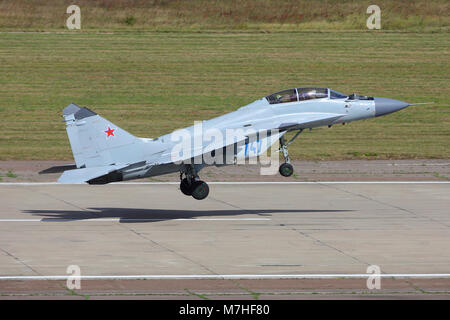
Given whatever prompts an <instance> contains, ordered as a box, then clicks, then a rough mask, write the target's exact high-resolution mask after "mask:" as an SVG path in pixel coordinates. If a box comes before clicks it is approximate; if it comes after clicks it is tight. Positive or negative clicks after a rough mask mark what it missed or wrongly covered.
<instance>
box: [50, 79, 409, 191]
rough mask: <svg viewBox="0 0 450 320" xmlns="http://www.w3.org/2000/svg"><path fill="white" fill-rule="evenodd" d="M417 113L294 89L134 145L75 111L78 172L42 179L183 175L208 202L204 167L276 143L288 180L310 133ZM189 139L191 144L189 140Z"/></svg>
mask: <svg viewBox="0 0 450 320" xmlns="http://www.w3.org/2000/svg"><path fill="white" fill-rule="evenodd" d="M410 105H412V104H409V103H407V102H404V101H400V100H394V99H389V98H378V97H368V96H359V95H357V94H351V95H346V94H343V93H340V92H338V91H335V90H331V89H329V88H319V87H302V88H294V89H288V90H283V91H280V92H276V93H273V94H271V95H268V96H266V97H263V98H261V99H259V100H256V101H254V102H252V103H250V104H248V105H246V106H243V107H241V108H239V109H237V110H236V111H234V112H231V113H228V114H225V115H222V116H219V117H217V118H213V119H211V120H207V121H202V122H200V123H197V124H196V125H194V126H191V127H187V128H185V129H180V130H176V131H174V132H172V133H170V134H167V135H164V136H161V137H158V138H154V139H152V138H138V137H135V136H134V135H132V134H131V133H128V132H127V131H125V130H123V129H122V128H120V127H118V126H117V125H115V124H113V123H112V122H110V121H108V120H106V119H104V118H102V117H101V116H99V115H98V114H97V113H95V112H93V111H92V110H90V109H88V108H86V107H79V106H77V105H76V104H73V103H72V104H70V105H69V106H67V107H66V108H65V109H64V110H63V117H64V121H65V124H66V130H67V134H68V137H69V142H70V145H71V148H72V152H73V156H74V160H75V164H73V165H69V166H59V167H53V168H49V169H47V170H44V171H42V172H41V173H50V172H52V173H53V172H63V174H62V175H61V177H60V178H59V180H58V181H59V182H60V183H86V182H87V183H89V184H106V183H110V182H117V181H125V180H131V179H139V178H146V177H153V176H158V175H163V174H168V173H174V172H179V173H180V190H181V191H182V193H183V194H185V195H188V196H192V197H193V198H194V199H197V200H201V199H205V198H206V197H207V196H208V194H209V187H208V184H207V183H206V182H204V181H202V180H200V178H199V175H198V173H199V171H200V170H201V169H202V168H204V167H205V166H208V165H215V166H220V165H228V164H235V163H236V162H237V161H238V160H239V159H249V158H254V157H259V156H261V155H262V154H263V153H265V152H267V150H268V149H269V147H271V146H273V145H275V142H277V145H279V147H278V148H277V151H279V152H280V153H281V154H282V156H283V158H284V162H283V163H282V164H281V165H280V166H279V170H278V171H279V173H280V174H281V175H282V176H284V177H289V176H291V175H292V174H293V172H294V169H293V166H292V165H291V163H290V159H289V152H288V145H290V144H291V143H292V142H293V141H294V140H295V139H296V138H297V137H298V136H299V134H300V133H301V132H302V131H303V130H305V129H312V128H316V127H321V126H328V127H331V126H332V125H335V124H345V123H348V122H352V121H356V120H362V119H367V118H372V117H379V116H383V115H387V114H390V113H392V112H396V111H399V110H401V109H404V108H406V107H408V106H410ZM199 126H200V127H201V130H199V129H198V127H199ZM208 130H209V131H213V132H215V134H213V135H214V136H215V139H214V141H213V139H211V137H210V139H209V140H208V139H203V140H202V139H200V142H198V140H199V139H198V138H199V137H200V136H204V133H205V132H208ZM230 130H234V131H238V132H240V135H237V136H235V137H234V138H233V139H232V140H228V139H225V138H223V137H225V136H226V135H227V134H228V131H230ZM288 132H294V133H295V135H294V136H293V137H292V138H291V139H290V140H289V141H287V139H285V135H286V133H288ZM185 136H188V138H187V139H184V140H183V139H182V138H183V137H185ZM220 136H221V137H222V139H219V138H218V137H220ZM174 137H175V138H174ZM180 137H181V138H180ZM205 141H206V142H205ZM211 159H212V161H211ZM277 159H278V155H277ZM206 160H209V161H206Z"/></svg>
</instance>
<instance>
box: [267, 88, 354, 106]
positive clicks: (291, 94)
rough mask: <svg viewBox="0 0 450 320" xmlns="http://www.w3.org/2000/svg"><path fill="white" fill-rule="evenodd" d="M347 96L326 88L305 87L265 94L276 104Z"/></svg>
mask: <svg viewBox="0 0 450 320" xmlns="http://www.w3.org/2000/svg"><path fill="white" fill-rule="evenodd" d="M347 97H348V96H347V95H346V94H343V93H340V92H338V91H334V90H331V89H328V88H319V87H305V88H295V89H288V90H283V91H280V92H276V93H273V94H271V95H270V96H267V97H266V99H267V101H268V102H269V103H270V104H277V103H285V102H297V101H306V100H311V99H322V98H330V99H346V98H347Z"/></svg>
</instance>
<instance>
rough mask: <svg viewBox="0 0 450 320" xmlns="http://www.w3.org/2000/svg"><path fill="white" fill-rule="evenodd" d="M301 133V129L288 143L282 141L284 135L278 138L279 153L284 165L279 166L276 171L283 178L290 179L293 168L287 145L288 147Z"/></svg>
mask: <svg viewBox="0 0 450 320" xmlns="http://www.w3.org/2000/svg"><path fill="white" fill-rule="evenodd" d="M302 132H303V129H300V130H299V131H298V132H297V133H296V134H295V135H294V136H293V137H292V138H291V140H289V141H288V142H286V140H285V139H284V135H283V136H281V138H280V149H279V150H278V151H279V152H282V153H283V157H284V163H282V164H281V165H280V168H279V169H278V171H279V172H280V174H281V175H282V176H283V177H290V176H292V174H293V173H294V167H293V166H292V164H291V160H290V159H289V150H288V145H290V144H291V143H292V142H294V140H295V139H296V138H297V137H298V136H299V135H300V133H302Z"/></svg>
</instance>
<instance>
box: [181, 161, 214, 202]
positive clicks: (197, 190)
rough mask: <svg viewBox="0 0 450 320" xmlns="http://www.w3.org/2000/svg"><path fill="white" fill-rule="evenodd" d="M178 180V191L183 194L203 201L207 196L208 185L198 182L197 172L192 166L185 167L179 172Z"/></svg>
mask: <svg viewBox="0 0 450 320" xmlns="http://www.w3.org/2000/svg"><path fill="white" fill-rule="evenodd" d="M183 176H185V177H184V178H183ZM180 180H181V182H180V190H181V192H182V193H183V194H185V195H187V196H192V197H193V198H194V199H197V200H203V199H205V198H206V197H207V196H208V194H209V187H208V184H207V183H206V182H204V181H202V180H199V177H198V175H197V171H196V170H195V168H194V167H193V166H192V165H186V166H184V167H183V169H182V170H180Z"/></svg>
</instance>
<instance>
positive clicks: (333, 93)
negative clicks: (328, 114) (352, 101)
mask: <svg viewBox="0 0 450 320" xmlns="http://www.w3.org/2000/svg"><path fill="white" fill-rule="evenodd" d="M346 98H348V96H347V95H346V94H343V93H341V92H339V91H335V90H331V89H330V99H346Z"/></svg>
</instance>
